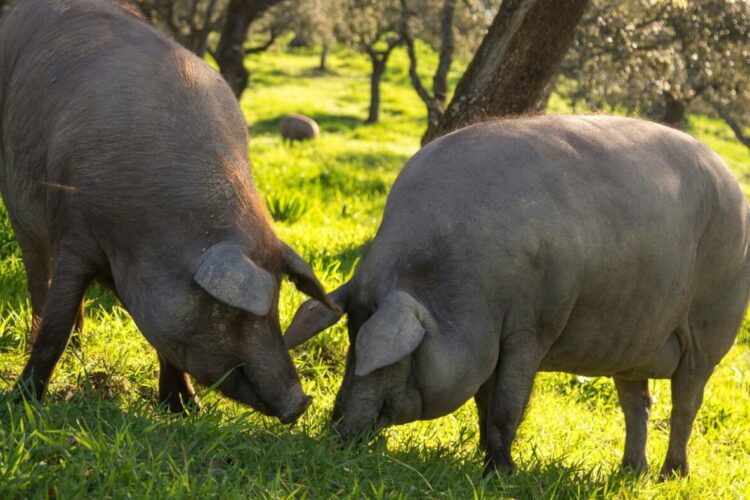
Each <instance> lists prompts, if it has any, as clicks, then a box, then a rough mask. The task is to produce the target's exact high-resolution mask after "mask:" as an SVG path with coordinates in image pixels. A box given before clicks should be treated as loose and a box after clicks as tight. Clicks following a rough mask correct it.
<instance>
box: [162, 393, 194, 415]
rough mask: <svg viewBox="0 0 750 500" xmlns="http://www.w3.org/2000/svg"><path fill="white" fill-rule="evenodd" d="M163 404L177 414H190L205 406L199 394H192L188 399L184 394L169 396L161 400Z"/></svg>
mask: <svg viewBox="0 0 750 500" xmlns="http://www.w3.org/2000/svg"><path fill="white" fill-rule="evenodd" d="M160 403H161V404H162V405H165V406H166V407H167V408H169V411H171V412H172V413H176V414H178V415H179V414H183V415H188V414H190V413H198V412H199V411H201V409H202V408H203V405H202V404H201V402H200V400H199V399H198V396H195V395H193V396H191V397H189V398H187V401H185V399H183V397H182V396H177V397H171V396H170V397H169V398H167V399H163V400H161V401H160Z"/></svg>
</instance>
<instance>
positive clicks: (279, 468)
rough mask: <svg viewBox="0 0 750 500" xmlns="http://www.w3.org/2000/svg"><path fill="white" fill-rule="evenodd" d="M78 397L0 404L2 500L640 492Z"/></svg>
mask: <svg viewBox="0 0 750 500" xmlns="http://www.w3.org/2000/svg"><path fill="white" fill-rule="evenodd" d="M85 396H86V397H80V398H79V397H75V398H72V399H70V400H68V401H66V402H60V403H57V402H52V403H50V404H48V405H46V406H42V405H40V404H39V403H36V402H28V403H26V404H20V405H18V404H12V403H11V402H10V401H9V400H8V398H7V395H3V396H0V433H2V434H3V435H4V436H5V439H4V442H3V443H2V444H0V461H2V462H4V463H6V464H12V467H8V468H6V472H5V473H4V475H3V481H2V482H1V483H2V486H0V493H2V495H3V496H4V497H8V496H14V495H17V494H20V493H23V494H24V496H32V497H36V496H39V495H42V496H44V495H45V494H48V493H49V492H50V491H52V492H53V493H55V495H54V496H60V495H65V496H72V495H80V494H82V493H85V494H87V495H88V496H91V495H92V494H102V493H109V494H112V493H114V492H117V491H120V490H123V491H129V492H130V494H131V495H132V496H141V495H142V494H144V493H148V492H149V491H164V488H165V487H168V488H170V491H172V492H174V491H175V488H176V489H177V491H180V492H182V491H185V492H186V493H187V492H190V493H191V494H192V495H194V494H196V493H199V494H221V495H222V496H224V497H225V496H229V497H233V496H234V495H235V494H242V495H245V496H246V495H248V494H249V495H250V496H254V495H255V494H261V495H263V496H268V495H269V494H270V495H271V496H277V495H279V494H280V493H285V494H290V493H291V494H294V496H305V495H306V494H307V495H310V496H313V497H321V496H325V497H328V496H332V495H342V494H343V495H353V496H374V497H382V496H391V495H392V494H393V493H398V494H399V495H396V496H401V495H405V496H411V495H420V496H422V495H428V496H429V495H444V494H445V493H447V492H451V493H452V494H453V496H456V497H459V498H469V497H471V496H473V495H475V494H477V493H478V494H479V495H480V497H481V496H484V495H489V496H498V495H503V496H513V497H517V498H551V497H561V498H573V497H575V498H581V497H586V498H590V497H594V496H605V495H607V496H609V495H613V494H616V493H617V492H618V491H621V490H629V489H631V488H632V486H633V485H634V483H635V482H636V481H637V479H635V478H634V477H632V476H628V475H623V474H620V473H618V472H615V473H610V474H607V473H602V472H601V471H598V470H593V471H585V470H583V469H582V468H581V467H578V466H568V465H564V464H563V463H562V461H551V462H536V463H533V464H531V465H530V466H529V467H527V468H524V469H522V470H521V471H519V472H518V473H516V474H515V475H512V476H497V477H488V478H482V477H481V471H482V464H481V460H478V459H475V458H474V457H469V458H466V457H461V456H457V454H456V453H454V452H453V451H452V448H451V447H450V446H444V447H438V448H428V447H426V446H425V445H424V444H423V443H419V442H416V441H417V440H414V442H409V443H405V444H404V445H403V446H402V447H401V449H400V450H398V451H389V450H388V448H387V443H386V440H385V439H382V438H378V439H376V440H375V441H374V442H372V443H370V444H368V445H363V444H361V443H349V444H347V443H342V442H340V441H339V440H338V439H337V437H336V436H334V435H332V434H331V433H329V432H328V431H327V429H326V428H315V427H313V428H311V427H307V426H306V425H305V422H306V421H307V419H303V423H302V424H301V425H298V426H296V427H292V428H290V427H282V426H281V425H279V424H277V423H275V422H274V421H272V420H271V419H265V418H261V417H259V416H258V415H257V414H256V413H254V412H243V411H241V412H240V413H239V414H231V415H228V414H227V413H226V412H225V411H224V410H222V409H220V408H219V407H218V406H216V405H208V406H207V408H205V409H204V411H202V412H200V413H199V414H191V415H188V416H186V417H183V416H174V415H171V414H169V413H167V412H166V411H165V410H164V409H162V408H161V407H157V406H156V405H155V404H153V403H152V402H150V401H143V402H137V401H136V402H135V403H131V404H130V405H127V404H124V405H123V404H122V402H119V403H118V401H117V400H116V399H115V400H112V399H107V398H106V397H104V396H103V395H102V394H101V393H88V394H85ZM316 420H320V419H319V418H317V419H316ZM456 478H464V480H463V481H461V482H456ZM379 492H383V493H385V492H387V495H382V494H380V493H379ZM115 496H117V495H115Z"/></svg>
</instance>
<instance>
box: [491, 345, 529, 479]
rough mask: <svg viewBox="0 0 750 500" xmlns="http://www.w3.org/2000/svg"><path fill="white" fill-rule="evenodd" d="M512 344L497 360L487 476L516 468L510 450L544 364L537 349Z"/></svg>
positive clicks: (508, 471)
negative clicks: (540, 367)
mask: <svg viewBox="0 0 750 500" xmlns="http://www.w3.org/2000/svg"><path fill="white" fill-rule="evenodd" d="M513 344H514V343H513V341H512V340H510V341H508V342H506V343H505V345H503V348H502V350H501V352H500V359H499V360H498V366H497V371H496V376H495V381H494V389H493V391H492V402H491V403H490V408H489V415H488V421H487V463H486V465H485V468H484V475H485V476H486V475H488V474H491V473H492V472H493V471H498V472H503V473H511V472H513V470H514V468H515V466H514V465H513V459H512V458H511V456H510V450H511V446H512V445H513V439H514V438H515V436H516V430H517V429H518V426H519V424H520V423H521V419H522V418H523V412H524V410H525V409H526V404H527V403H528V401H529V397H530V396H531V390H532V388H533V387H534V378H535V376H536V372H537V370H538V368H539V364H540V363H541V360H542V355H541V354H540V352H539V351H540V350H539V349H538V348H537V346H535V345H528V344H527V343H525V342H523V343H521V345H513Z"/></svg>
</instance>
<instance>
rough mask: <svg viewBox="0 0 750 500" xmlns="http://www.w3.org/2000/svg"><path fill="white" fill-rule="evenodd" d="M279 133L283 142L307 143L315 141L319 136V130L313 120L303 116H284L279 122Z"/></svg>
mask: <svg viewBox="0 0 750 500" xmlns="http://www.w3.org/2000/svg"><path fill="white" fill-rule="evenodd" d="M279 133H281V137H282V139H283V140H284V142H286V141H289V143H290V144H291V143H293V142H294V141H300V142H302V141H307V140H310V139H317V138H318V136H319V135H320V129H319V128H318V124H317V123H315V120H313V119H312V118H309V117H307V116H304V115H296V114H292V115H286V116H285V117H284V118H282V119H281V122H279Z"/></svg>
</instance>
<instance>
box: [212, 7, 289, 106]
mask: <svg viewBox="0 0 750 500" xmlns="http://www.w3.org/2000/svg"><path fill="white" fill-rule="evenodd" d="M281 1H283V0H229V5H228V6H227V11H226V16H225V19H226V20H225V22H224V26H223V28H222V30H221V37H220V38H219V46H218V47H217V48H216V53H215V54H214V59H216V64H218V65H219V69H220V70H221V74H222V76H223V77H224V79H225V80H226V81H227V83H228V84H229V86H230V87H231V88H232V91H233V92H234V95H236V96H237V98H238V99H239V98H240V96H241V95H242V92H243V91H244V90H245V87H247V82H248V80H249V79H250V72H249V71H248V70H247V68H245V54H246V51H245V40H246V39H247V33H248V31H249V30H250V26H251V25H252V24H253V23H254V22H255V21H257V20H258V19H259V18H260V17H261V16H262V15H263V13H264V12H266V11H267V10H268V9H269V8H270V7H272V6H273V5H275V4H277V3H279V2H281Z"/></svg>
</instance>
